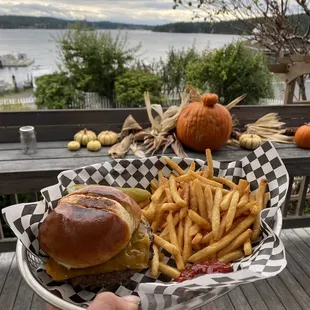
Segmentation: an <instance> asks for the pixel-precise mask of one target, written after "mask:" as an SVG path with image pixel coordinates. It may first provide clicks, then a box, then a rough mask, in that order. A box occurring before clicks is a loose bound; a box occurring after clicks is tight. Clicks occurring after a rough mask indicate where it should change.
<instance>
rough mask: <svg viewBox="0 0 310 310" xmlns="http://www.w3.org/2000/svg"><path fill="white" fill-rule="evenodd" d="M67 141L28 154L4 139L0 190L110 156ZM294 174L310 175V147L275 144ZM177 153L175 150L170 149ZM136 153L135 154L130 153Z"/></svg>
mask: <svg viewBox="0 0 310 310" xmlns="http://www.w3.org/2000/svg"><path fill="white" fill-rule="evenodd" d="M66 144H67V142H66V141H53V142H38V150H37V153H35V154H33V155H24V154H22V152H21V150H20V144H19V143H0V167H1V168H0V180H1V181H0V194H14V193H25V192H32V191H39V190H40V189H41V188H43V187H45V186H49V185H52V184H54V183H55V182H56V181H57V180H56V177H57V175H58V173H59V172H61V171H63V170H66V169H74V168H78V167H82V166H86V165H91V164H95V163H99V162H104V161H106V160H110V159H111V158H110V157H109V156H108V148H106V147H105V148H102V149H101V150H100V151H99V152H90V151H88V150H87V149H86V148H82V149H80V150H79V151H77V152H70V151H68V150H67V148H66ZM274 145H275V147H276V148H277V150H278V152H279V155H280V157H281V158H282V159H283V162H284V164H285V165H286V168H287V170H288V172H289V175H290V176H291V177H292V176H310V150H303V149H300V148H297V147H296V146H295V145H293V144H278V143H275V144H274ZM249 152H250V151H248V150H244V149H240V148H236V147H232V146H226V147H224V148H222V149H221V150H219V151H216V152H213V153H212V154H213V158H214V159H215V160H218V161H221V162H231V161H234V160H238V159H241V158H242V157H244V156H246V155H247V154H248V153H249ZM166 155H168V156H173V153H172V151H171V150H168V152H167V153H166ZM187 155H188V156H189V157H193V158H201V159H204V158H205V156H204V154H201V153H195V152H191V151H187ZM127 157H128V158H129V157H133V155H130V154H129V155H128V156H127Z"/></svg>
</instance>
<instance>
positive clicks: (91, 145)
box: [87, 140, 101, 152]
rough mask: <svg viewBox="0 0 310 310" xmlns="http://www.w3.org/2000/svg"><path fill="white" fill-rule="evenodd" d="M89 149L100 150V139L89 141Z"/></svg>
mask: <svg viewBox="0 0 310 310" xmlns="http://www.w3.org/2000/svg"><path fill="white" fill-rule="evenodd" d="M87 149H88V150H89V151H92V152H98V151H99V150H100V149H101V143H100V142H99V141H98V140H92V141H89V142H88V143H87Z"/></svg>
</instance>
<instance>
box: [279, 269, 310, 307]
mask: <svg viewBox="0 0 310 310" xmlns="http://www.w3.org/2000/svg"><path fill="white" fill-rule="evenodd" d="M279 277H280V278H281V279H282V281H283V283H285V285H286V287H287V288H288V289H289V290H290V292H291V293H292V295H293V296H294V297H295V299H296V301H297V302H298V304H299V305H300V306H301V308H302V309H304V310H308V309H309V305H310V297H309V296H308V295H307V293H306V292H305V291H304V290H303V288H302V287H301V285H300V284H299V283H298V281H297V280H296V279H295V278H294V277H293V276H292V275H291V273H290V272H289V271H288V269H284V270H283V271H282V272H281V273H280V274H279ZM309 283H310V282H309Z"/></svg>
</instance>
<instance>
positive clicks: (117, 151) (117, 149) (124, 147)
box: [108, 134, 133, 158]
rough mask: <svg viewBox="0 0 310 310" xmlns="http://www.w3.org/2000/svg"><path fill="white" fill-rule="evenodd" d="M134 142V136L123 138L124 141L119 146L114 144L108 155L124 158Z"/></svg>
mask: <svg viewBox="0 0 310 310" xmlns="http://www.w3.org/2000/svg"><path fill="white" fill-rule="evenodd" d="M132 140H133V135H132V134H130V135H129V136H127V137H125V138H123V140H122V141H121V142H119V143H117V144H114V145H113V146H112V147H111V148H110V149H109V151H108V154H109V155H111V157H112V158H119V157H124V155H125V154H126V153H127V152H128V151H129V149H130V145H131V143H132Z"/></svg>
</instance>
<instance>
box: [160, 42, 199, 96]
mask: <svg viewBox="0 0 310 310" xmlns="http://www.w3.org/2000/svg"><path fill="white" fill-rule="evenodd" d="M197 59H198V52H197V50H196V48H195V47H194V46H193V47H191V48H188V49H182V50H175V49H174V48H170V49H169V51H168V54H167V59H166V60H162V59H161V60H160V67H161V69H160V75H161V79H162V81H163V83H164V85H165V90H167V91H168V92H171V91H174V90H176V91H178V92H182V91H183V90H184V88H185V86H186V68H187V66H188V64H189V63H190V62H191V61H195V60H197Z"/></svg>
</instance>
